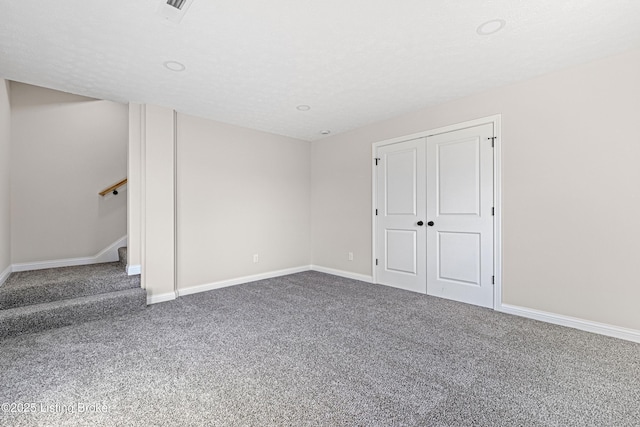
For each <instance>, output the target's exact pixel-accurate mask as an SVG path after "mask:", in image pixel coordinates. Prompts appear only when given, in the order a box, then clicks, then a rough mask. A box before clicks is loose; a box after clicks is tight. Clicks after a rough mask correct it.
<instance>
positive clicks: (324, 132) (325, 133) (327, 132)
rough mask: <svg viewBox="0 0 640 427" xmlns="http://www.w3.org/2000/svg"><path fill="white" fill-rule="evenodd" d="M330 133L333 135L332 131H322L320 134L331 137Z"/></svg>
mask: <svg viewBox="0 0 640 427" xmlns="http://www.w3.org/2000/svg"><path fill="white" fill-rule="evenodd" d="M330 133H331V131H330V130H321V131H320V134H321V135H329V134H330Z"/></svg>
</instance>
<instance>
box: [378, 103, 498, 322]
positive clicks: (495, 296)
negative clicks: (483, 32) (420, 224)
mask: <svg viewBox="0 0 640 427" xmlns="http://www.w3.org/2000/svg"><path fill="white" fill-rule="evenodd" d="M501 120H502V115H500V114H496V115H493V116H488V117H482V118H480V119H475V120H469V121H466V122H462V123H456V124H453V125H449V126H444V127H440V128H436V129H431V130H427V131H423V132H418V133H414V134H411V135H405V136H400V137H397V138H392V139H386V140H383V141H378V142H374V143H373V144H372V150H371V154H372V161H371V182H372V185H371V189H372V193H371V202H372V206H371V233H372V234H371V235H372V242H371V243H372V245H371V270H372V273H373V274H372V277H373V283H378V280H377V277H376V242H377V238H378V236H377V235H376V234H377V231H376V229H377V227H376V206H377V200H376V198H377V197H376V196H377V185H378V183H377V179H376V161H375V160H376V155H377V152H378V148H379V147H382V146H385V145H390V144H396V143H398V142H403V141H408V140H411V139H417V138H423V137H428V136H433V135H438V134H441V133H447V132H452V131H456V130H460V129H465V128H470V127H474V126H478V125H483V124H486V123H492V124H493V129H494V135H495V136H496V139H495V141H494V142H495V145H494V150H493V197H494V205H495V216H494V228H493V241H494V246H493V271H494V275H495V284H494V287H493V307H494V310H497V309H499V308H500V307H501V306H502V197H501V196H502V163H501V158H502V155H501V151H502V128H501Z"/></svg>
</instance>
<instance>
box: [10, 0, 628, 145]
mask: <svg viewBox="0 0 640 427" xmlns="http://www.w3.org/2000/svg"><path fill="white" fill-rule="evenodd" d="M164 7H166V6H164V5H163V2H162V1H160V0H137V1H132V0H109V1H106V0H90V1H88V0H60V1H42V0H17V1H16V0H11V1H9V0H0V77H4V78H6V79H10V80H16V81H20V82H25V83H30V84H35V85H40V86H45V87H49V88H53V89H59V90H63V91H67V92H71V93H75V94H80V95H85V96H91V97H95V98H103V99H109V100H113V101H120V102H129V101H131V102H141V103H150V104H158V105H163V106H167V107H172V108H175V109H176V110H178V111H181V112H184V113H189V114H193V115H197V116H201V117H207V118H211V119H214V120H218V121H222V122H226V123H231V124H236V125H240V126H245V127H249V128H253V129H258V130H263V131H267V132H272V133H276V134H281V135H287V136H292V137H296V138H300V139H304V140H315V139H318V138H321V137H323V136H322V135H321V134H320V131H321V130H325V129H329V130H331V132H332V134H336V133H340V132H345V131H347V130H351V129H354V128H357V127H360V126H363V125H366V124H368V123H372V122H375V121H379V120H383V119H386V118H390V117H394V116H397V115H400V114H403V113H406V112H410V111H414V110H417V109H420V108H424V107H428V106H432V105H436V104H440V103H442V102H446V101H448V100H452V99H455V98H459V97H462V96H466V95H469V94H472V93H477V92H480V91H483V90H486V89H489V88H492V87H496V86H501V85H505V84H508V83H512V82H515V81H519V80H524V79H526V78H530V77H533V76H536V75H540V74H543V73H546V72H549V71H553V70H556V69H560V68H565V67H568V66H571V65H575V64H579V63H583V62H586V61H589V60H593V59H596V58H601V57H605V56H609V55H613V54H616V53H618V52H622V51H625V50H629V49H633V48H637V47H640V1H638V0H598V1H594V0H568V1H561V0H529V1H525V0H487V1H481V0H457V1H451V0H419V1H418V0H397V1H389V0H384V1H382V0H322V1H318V0H313V1H312V0H272V1H264V0H241V1H239V0H193V3H192V4H191V5H190V8H189V9H188V10H187V12H186V13H185V14H184V17H183V19H182V21H181V22H179V23H174V22H171V21H168V20H166V19H165V18H163V17H162V16H161V15H159V14H158V12H157V11H158V9H159V8H160V9H161V10H162V9H163V8H164ZM491 19H503V20H505V21H506V26H505V28H504V29H503V30H502V31H500V32H498V33H495V34H492V35H489V36H479V35H478V34H477V33H476V29H477V27H478V26H479V25H480V24H481V23H483V22H485V21H488V20H491ZM166 61H179V62H181V63H183V64H184V65H185V66H186V70H184V71H182V72H174V71H170V70H168V69H166V68H165V67H164V66H163V63H164V62H166ZM639 78H640V77H639ZM300 104H306V105H309V106H311V109H310V110H309V111H305V112H303V111H298V110H297V109H296V106H297V105H300Z"/></svg>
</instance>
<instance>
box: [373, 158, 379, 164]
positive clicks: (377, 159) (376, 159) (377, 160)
mask: <svg viewBox="0 0 640 427" xmlns="http://www.w3.org/2000/svg"><path fill="white" fill-rule="evenodd" d="M374 160H375V161H376V166H378V162H379V161H380V157H376V158H375V159H374Z"/></svg>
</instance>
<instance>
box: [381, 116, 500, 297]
mask: <svg viewBox="0 0 640 427" xmlns="http://www.w3.org/2000/svg"><path fill="white" fill-rule="evenodd" d="M493 139H494V130H493V124H492V123H487V124H482V125H478V126H474V127H470V128H466V129H461V130H456V131H452V132H447V133H442V134H438V135H433V136H427V137H423V138H418V139H412V140H408V141H404V142H399V143H394V144H390V145H382V146H379V147H377V148H376V152H375V157H376V159H377V166H376V171H375V173H376V199H375V204H376V207H375V208H376V213H377V215H376V216H375V220H376V221H375V222H376V224H375V227H376V238H375V239H376V242H375V258H376V265H375V269H376V275H375V277H376V282H377V283H379V284H384V285H389V286H394V287H398V288H402V289H407V290H410V291H415V292H421V293H426V294H428V295H433V296H438V297H443V298H448V299H453V300H456V301H461V302H466V303H470V304H475V305H480V306H483V307H493V301H494V295H493V287H494V286H493V281H494V280H493V277H494V272H493V268H494V262H493V257H494V250H493V249H494V242H493V239H494V232H493V228H494V215H493V212H494V204H493V203H494V202H493V200H494V173H493V165H494V159H493V148H492V147H493Z"/></svg>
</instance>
